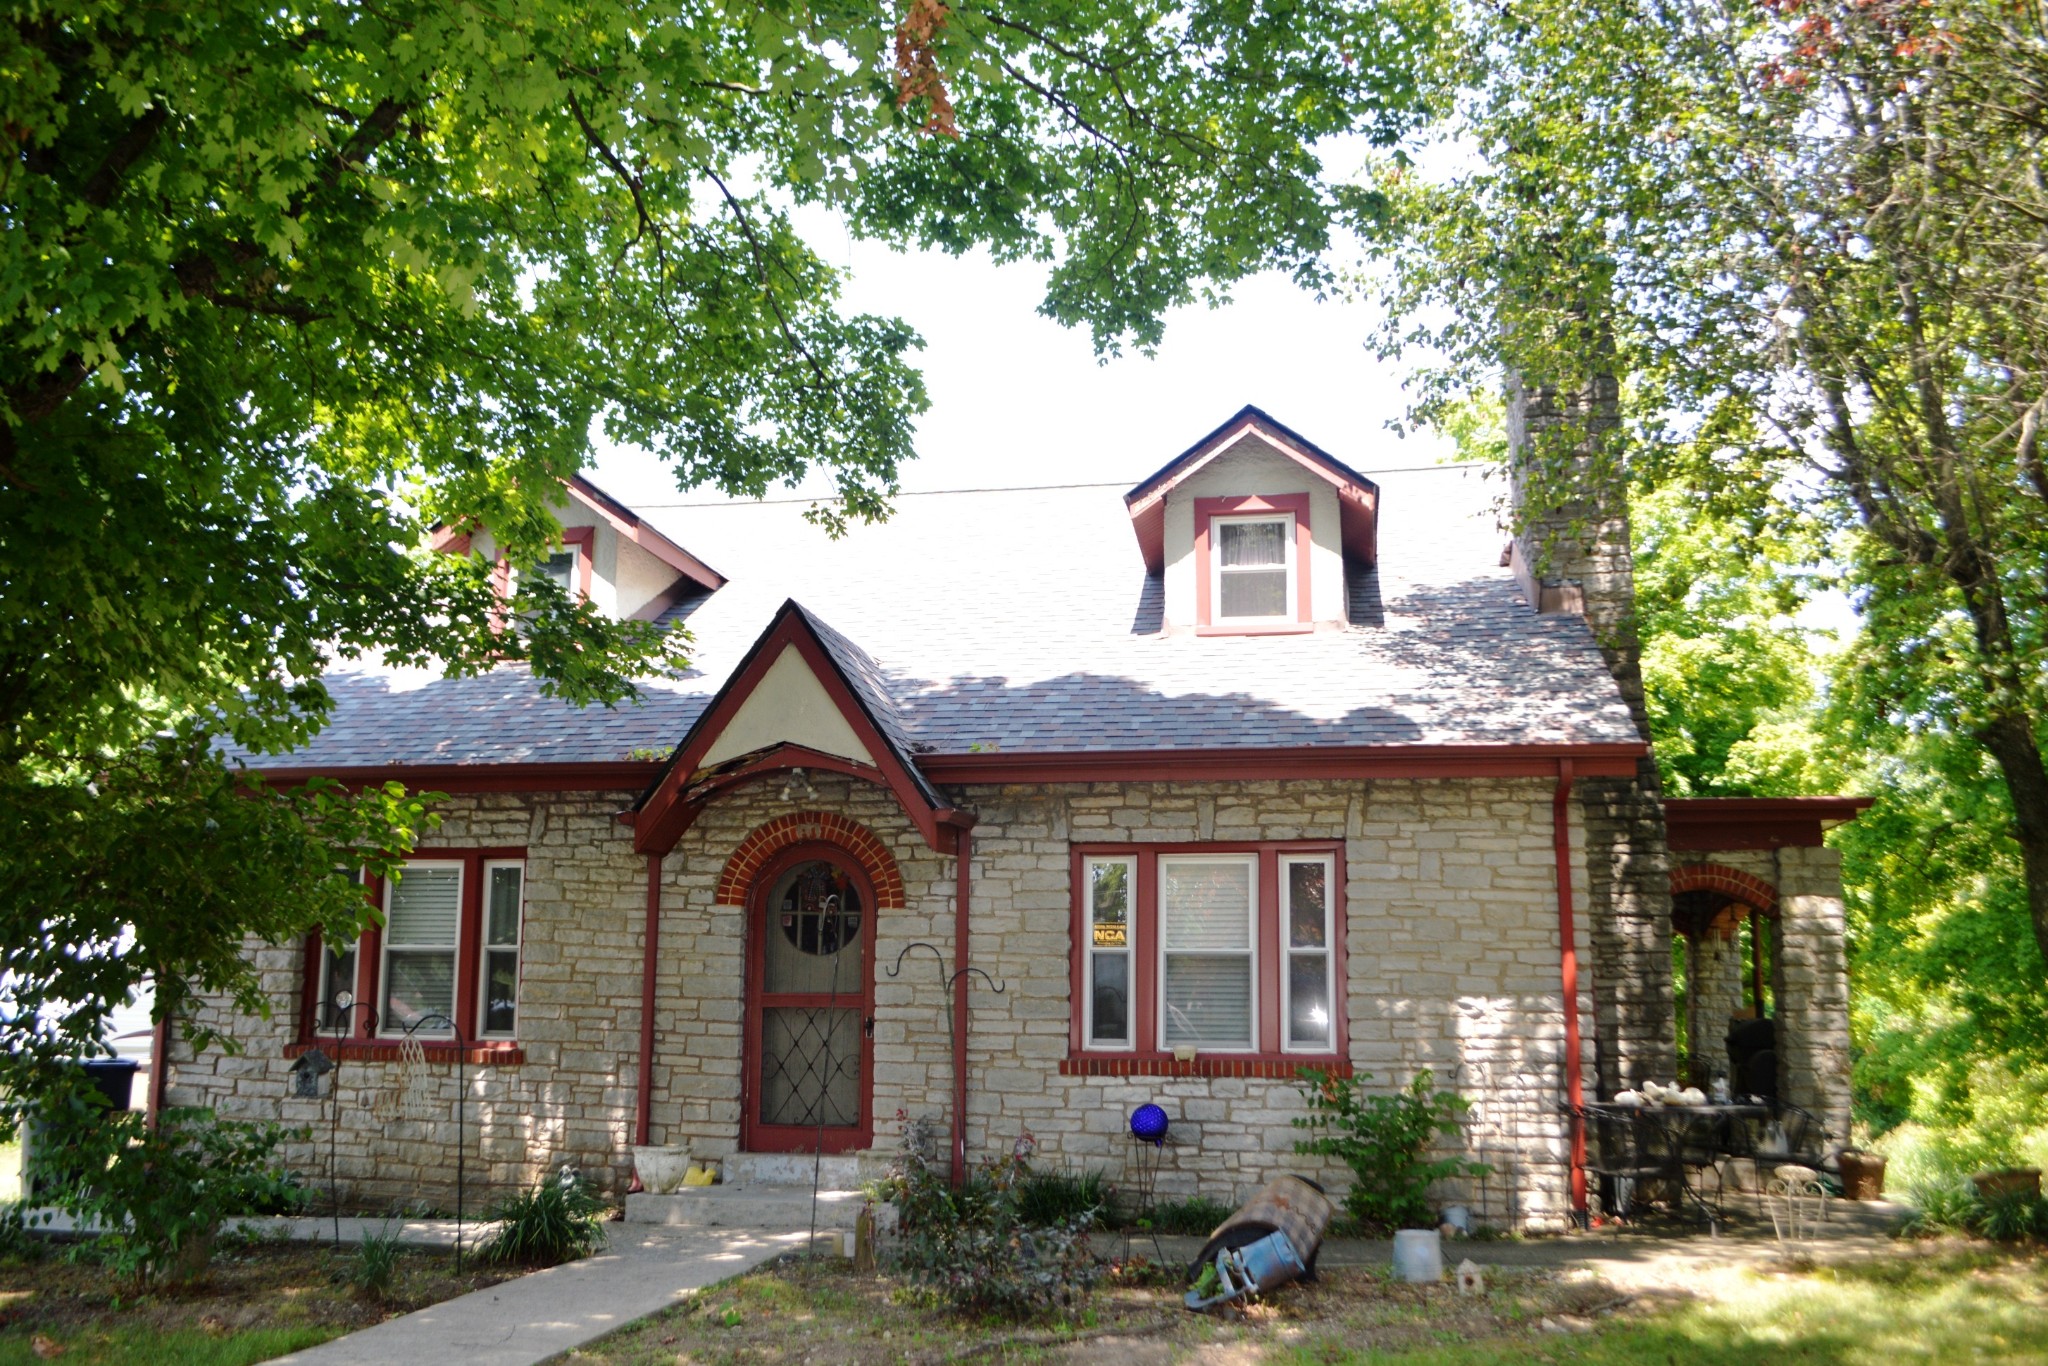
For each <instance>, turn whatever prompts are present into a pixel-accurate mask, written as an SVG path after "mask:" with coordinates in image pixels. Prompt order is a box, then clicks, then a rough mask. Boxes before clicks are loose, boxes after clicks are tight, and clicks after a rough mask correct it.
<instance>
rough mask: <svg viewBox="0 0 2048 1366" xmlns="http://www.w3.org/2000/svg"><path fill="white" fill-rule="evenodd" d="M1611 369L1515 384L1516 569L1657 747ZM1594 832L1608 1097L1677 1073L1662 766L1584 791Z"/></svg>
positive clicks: (1583, 804) (1648, 761)
mask: <svg viewBox="0 0 2048 1366" xmlns="http://www.w3.org/2000/svg"><path fill="white" fill-rule="evenodd" d="M1613 368H1614V367H1613V365H1612V364H1611V363H1604V358H1603V363H1598V364H1596V367H1595V373H1593V374H1592V375H1591V376H1590V377H1584V378H1574V379H1573V380H1572V381H1571V382H1569V383H1564V384H1551V383H1546V384H1537V383H1533V382H1529V381H1527V380H1525V379H1524V378H1523V377H1520V376H1512V375H1511V376H1510V379H1509V383H1508V390H1507V425H1508V463H1509V475H1510V487H1511V489H1512V495H1511V496H1512V498H1513V503H1514V510H1515V519H1516V527H1515V539H1514V544H1513V547H1512V550H1511V552H1510V560H1509V563H1510V564H1511V565H1512V566H1513V567H1514V571H1515V575H1516V577H1517V578H1518V579H1519V580H1520V581H1521V584H1522V590H1523V592H1524V593H1525V594H1526V595H1527V597H1528V600H1529V606H1530V608H1531V610H1533V611H1536V612H1540V613H1572V614H1575V615H1578V616H1583V617H1584V618H1585V619H1586V624H1587V625H1588V626H1590V627H1591V628H1592V631H1593V635H1594V638H1595V639H1597V640H1598V641H1599V643H1600V649H1601V652H1602V653H1603V654H1604V655H1605V656H1606V659H1607V668H1608V671H1609V672H1610V673H1612V674H1613V675H1614V680H1615V682H1616V683H1617V684H1619V685H1620V687H1621V694H1622V697H1623V698H1624V699H1625V700H1626V701H1627V703H1628V708H1629V712H1630V714H1631V715H1632V716H1633V717H1634V718H1635V723H1636V729H1637V731H1638V732H1640V733H1641V734H1642V736H1643V738H1644V739H1648V738H1649V734H1650V721H1649V711H1648V708H1647V706H1646V705H1645V702H1644V695H1643V667H1642V642H1641V638H1640V636H1639V635H1638V634H1637V630H1636V603H1635V561H1634V558H1633V555H1632V553H1631V551H1630V548H1629V522H1628V479H1627V471H1626V470H1625V468H1623V466H1622V463H1621V459H1620V457H1619V455H1618V449H1619V445H1618V442H1617V440H1616V433H1617V431H1618V429H1619V427H1620V425H1621V420H1620V402H1619V393H1620V385H1619V383H1618V382H1617V380H1616V378H1615V376H1614V374H1613V373H1612V372H1613ZM1574 791H1575V792H1576V794H1577V795H1578V798H1579V803H1580V810H1581V813H1582V815H1583V817H1584V820H1585V826H1586V862H1587V869H1586V877H1587V883H1588V886H1587V887H1586V890H1585V902H1586V912H1587V916H1588V920H1589V928H1590V934H1591V938H1592V943H1593V999H1594V1013H1595V1033H1596V1041H1597V1043H1596V1050H1595V1058H1596V1070H1597V1076H1598V1086H1599V1093H1600V1095H1601V1096H1603V1097H1604V1096H1611V1095H1613V1094H1614V1093H1615V1092H1616V1091H1619V1090H1622V1089H1624V1088H1626V1087H1632V1086H1637V1085H1640V1084H1641V1083H1642V1082H1644V1081H1660V1082H1667V1083H1668V1082H1671V1081H1673V1080H1674V1079H1675V1075H1676V1072H1677V1069H1678V1052H1677V1040H1676V1029H1677V1024H1676V1016H1677V1011H1676V1006H1675V1002H1674V1000H1673V995H1672V983H1671V851H1670V845H1669V841H1668V838H1667V836H1666V833H1665V828H1664V803H1663V789H1662V785H1661V783H1660V782H1659V781H1658V777H1657V764H1656V761H1655V760H1654V759H1652V758H1649V757H1645V758H1644V759H1643V760H1642V761H1641V763H1640V764H1639V765H1638V767H1637V771H1636V774H1635V776H1634V777H1631V778H1581V779H1579V780H1578V782H1577V783H1576V784H1575V785H1574Z"/></svg>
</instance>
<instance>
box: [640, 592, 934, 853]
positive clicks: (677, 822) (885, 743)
mask: <svg viewBox="0 0 2048 1366" xmlns="http://www.w3.org/2000/svg"><path fill="white" fill-rule="evenodd" d="M790 646H794V647H795V648H796V651H797V653H798V654H799V655H801V656H802V657H803V660H804V662H805V663H806V664H808V665H809V666H810V669H811V672H812V674H813V675H815V676H816V677H817V679H818V682H819V683H820V684H822V685H823V686H824V689H825V693H826V696H828V697H830V698H831V699H832V703H833V705H834V706H836V707H837V708H838V709H839V714H840V715H841V716H842V717H844V718H845V720H846V723H847V725H849V726H851V727H852V728H853V733H854V735H855V736H856V737H857V738H858V739H859V740H860V742H861V744H862V745H864V746H866V748H867V751H868V753H869V754H870V755H872V756H874V759H875V766H876V769H877V770H878V772H879V773H880V775H881V779H882V782H883V785H884V786H886V787H887V788H888V789H889V790H890V791H891V792H892V793H894V794H895V796H896V801H897V803H898V804H899V805H900V806H901V807H902V808H903V813H904V814H905V815H906V816H908V817H909V818H910V821H911V823H912V824H913V825H915V826H916V827H917V830H918V833H919V834H920V835H922V836H924V839H925V843H927V844H929V845H930V846H931V847H932V848H933V849H937V850H940V851H942V852H943V851H945V850H947V849H949V848H950V847H951V845H952V837H951V836H950V834H947V833H942V831H941V829H940V826H941V824H942V822H941V820H940V817H939V812H938V811H937V810H936V809H934V808H933V807H932V806H931V805H930V804H929V803H927V802H926V801H925V799H924V796H923V794H922V793H921V792H920V791H919V790H918V783H917V780H916V779H915V778H914V777H913V776H912V775H911V774H910V772H909V770H908V769H906V768H905V767H904V765H903V764H902V762H901V761H900V760H899V759H898V758H897V756H896V750H895V746H893V745H892V744H890V743H889V739H888V737H887V736H885V735H883V734H882V731H881V728H880V727H879V726H877V725H876V724H875V722H874V719H873V718H872V717H870V716H869V715H868V709H867V707H866V705H865V704H863V703H862V702H861V700H860V698H859V696H858V695H857V694H856V693H855V692H854V691H853V687H852V685H851V684H849V683H848V682H847V681H846V677H845V676H844V675H843V674H841V673H840V671H839V665H838V663H837V661H835V660H834V659H833V658H832V656H831V654H830V652H829V651H827V650H826V649H825V647H824V645H823V644H822V643H821V642H820V641H819V640H818V637H817V635H816V634H815V633H814V632H813V631H812V630H811V629H810V626H809V625H808V624H807V623H806V622H805V620H804V617H803V614H802V612H801V611H799V610H798V608H797V605H796V603H795V602H793V601H792V602H786V603H784V604H783V606H782V610H781V611H780V612H779V613H777V615H776V618H775V620H774V622H772V623H771V624H770V625H769V627H768V630H767V631H766V632H765V633H763V635H762V636H761V638H760V639H759V640H758V641H756V642H755V643H754V648H753V649H751V650H749V651H748V652H747V657H746V659H745V660H744V661H742V663H741V665H740V667H739V669H738V671H737V672H735V673H734V674H733V676H732V677H731V678H730V679H729V680H727V682H726V685H725V686H724V687H723V688H721V689H720V690H719V692H718V696H717V697H715V698H713V699H712V702H711V705H710V706H709V707H707V708H705V710H704V712H703V714H702V715H700V716H699V717H698V718H697V722H696V724H695V725H693V726H692V727H691V728H690V734H689V736H688V737H687V738H686V740H685V741H684V745H683V748H681V749H679V750H678V751H677V752H676V755H675V757H674V758H673V759H671V760H670V761H669V765H668V768H667V769H666V770H665V771H664V772H663V773H662V774H661V777H660V779H659V780H658V781H657V782H656V783H655V784H654V786H653V787H652V789H650V790H649V791H648V793H647V795H646V796H645V797H643V798H642V799H641V801H640V804H639V812H640V815H639V818H638V819H637V820H636V822H635V823H634V832H633V845H634V848H635V849H636V850H637V851H638V852H640V853H642V854H666V853H668V852H669V851H670V850H671V849H673V848H674V847H675V842H676V840H677V838H678V837H680V836H681V834H682V832H683V831H684V830H686V829H688V828H689V825H690V822H691V820H692V819H694V814H695V813H694V812H692V811H690V810H689V809H688V808H689V805H690V801H691V797H690V792H691V788H692V787H693V783H692V781H691V780H692V778H693V777H694V776H695V774H696V772H697V768H698V766H699V765H700V764H701V763H702V762H703V758H704V755H705V754H706V753H707V752H708V751H709V750H710V748H711V746H712V743H713V742H714V741H715V740H716V738H717V737H718V736H719V735H720V734H722V733H723V732H724V730H725V727H726V726H727V725H728V724H729V723H730V722H731V720H732V718H733V716H734V715H735V714H736V713H737V712H738V710H739V708H740V706H741V704H742V703H744V702H745V701H746V699H747V698H748V697H749V696H751V695H752V694H753V691H754V689H755V688H757V687H759V686H760V683H761V680H762V679H763V678H764V677H766V676H767V673H768V670H769V669H770V668H772V667H774V664H775V661H776V660H778V659H780V658H781V657H782V652H783V650H784V649H785V648H787V647H790Z"/></svg>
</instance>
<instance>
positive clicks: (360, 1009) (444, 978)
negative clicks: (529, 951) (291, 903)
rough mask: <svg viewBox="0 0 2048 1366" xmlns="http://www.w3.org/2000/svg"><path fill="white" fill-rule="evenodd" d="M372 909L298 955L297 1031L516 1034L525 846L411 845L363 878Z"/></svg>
mask: <svg viewBox="0 0 2048 1366" xmlns="http://www.w3.org/2000/svg"><path fill="white" fill-rule="evenodd" d="M366 890H367V894H368V895H369V897H370V899H371V900H372V901H373V902H375V903H376V905H377V907H378V909H379V910H380V912H381V913H382V914H381V917H380V920H379V922H378V923H376V924H373V925H372V926H371V927H370V929H368V930H367V931H365V932H364V934H363V937H362V938H361V939H360V940H358V941H356V942H355V943H352V944H345V945H340V946H338V947H337V946H332V945H322V944H321V943H320V938H319V936H318V935H317V934H316V935H314V936H313V938H312V940H311V941H310V942H309V944H308V946H307V953H306V993H307V1000H306V1010H305V1016H304V1018H305V1024H304V1027H303V1028H302V1030H301V1035H302V1036H303V1037H306V1038H313V1037H346V1038H352V1039H396V1038H402V1037H404V1036H405V1033H406V1030H407V1028H408V1027H415V1028H414V1030H413V1032H414V1035H415V1037H418V1038H420V1039H422V1040H441V1041H444V1042H445V1041H448V1040H451V1039H454V1038H457V1037H458V1036H459V1037H460V1038H462V1039H463V1040H465V1041H471V1042H476V1041H493V1042H495V1041H509V1040H511V1039H513V1038H515V1037H516V1036H517V1034H518V1023H519V968H520V946H521V943H522V941H523V939H524V930H525V924H524V922H525V902H526V851H525V850H523V849H449V850H433V851H421V852H419V853H418V854H416V855H415V856H414V857H413V858H410V859H408V860H406V862H405V864H404V867H403V869H402V871H401V872H400V874H399V875H398V876H397V877H395V878H388V879H371V880H370V881H369V883H368V885H367V889H366Z"/></svg>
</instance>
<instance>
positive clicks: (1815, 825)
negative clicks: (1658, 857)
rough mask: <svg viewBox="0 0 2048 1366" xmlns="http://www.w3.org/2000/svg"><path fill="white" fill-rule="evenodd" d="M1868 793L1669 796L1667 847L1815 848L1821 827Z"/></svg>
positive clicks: (1865, 800)
mask: <svg viewBox="0 0 2048 1366" xmlns="http://www.w3.org/2000/svg"><path fill="white" fill-rule="evenodd" d="M1875 801H1876V799H1875V798H1873V797H1674V798H1672V799H1671V800H1669V801H1666V802H1665V803H1664V824H1665V828H1666V831H1667V834H1668V838H1669V842H1670V845H1671V847H1672V848H1673V849H1682V850H1686V851H1688V852H1696V851H1700V850H1713V849H1786V848H1793V849H1817V848H1819V847H1820V846H1821V844H1823V843H1824V842H1825V840H1826V837H1827V827H1828V826H1830V825H1838V824H1841V823H1842V822H1844V821H1852V820H1855V819H1856V817H1857V816H1859V815H1860V814H1862V813H1863V812H1865V811H1868V810H1869V809H1870V807H1871V806H1872V805H1873V804H1874V802H1875Z"/></svg>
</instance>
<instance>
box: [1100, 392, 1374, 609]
mask: <svg viewBox="0 0 2048 1366" xmlns="http://www.w3.org/2000/svg"><path fill="white" fill-rule="evenodd" d="M1254 434H1256V435H1257V436H1259V437H1261V438H1263V439H1264V440H1265V441H1266V442H1267V443H1268V444H1269V445H1271V446H1272V447H1273V448H1274V449H1275V450H1277V451H1279V452H1280V453H1281V454H1282V455H1285V456H1286V457H1287V458H1288V459H1290V460H1293V461H1294V462H1295V463H1296V464H1298V465H1300V466H1301V467H1302V468H1303V469H1305V470H1308V471H1309V472H1310V473H1312V474H1314V475H1315V476H1316V477H1318V478H1320V479H1322V480H1324V481H1325V482H1327V483H1328V484H1329V485H1330V486H1331V487H1332V488H1334V489H1336V490H1337V506H1338V508H1339V510H1340V512H1341V514H1342V515H1341V517H1340V518H1339V529H1340V531H1341V534H1342V539H1343V546H1344V556H1345V558H1346V559H1350V560H1356V561H1358V562H1360V563H1362V564H1368V565H1370V564H1376V563H1378V562H1379V507H1380V489H1379V485H1378V484H1375V483H1374V482H1373V481H1372V480H1370V479H1368V478H1366V477H1365V476H1364V475H1362V474H1360V473H1359V472H1358V471H1357V470H1354V469H1352V468H1351V467H1350V466H1349V465H1346V464H1345V463H1344V462H1343V461H1341V460H1339V459H1337V458H1336V457H1335V456H1333V455H1331V454H1330V453H1329V452H1328V451H1325V450H1323V449H1322V448H1321V447H1320V446H1318V445H1316V444H1315V443H1314V442H1313V441H1310V440H1309V439H1308V438H1307V437H1304V436H1303V435H1301V433H1299V432H1297V431H1294V430H1293V429H1292V428H1290V427H1288V426H1287V425H1286V424H1285V423H1282V422H1279V421H1277V420H1275V419H1274V418H1273V417H1271V416H1270V415H1268V414H1267V413H1264V412H1262V411H1260V410H1259V409H1258V408H1255V407H1253V406H1251V405H1249V404H1247V405H1246V406H1245V407H1244V408H1242V409H1240V410H1239V411H1238V413H1237V414H1236V416H1234V417H1232V418H1231V419H1230V420H1229V421H1227V422H1225V423H1224V424H1223V425H1222V426H1220V427H1218V428H1217V429H1216V430H1215V431H1213V432H1211V433H1209V435H1207V436H1205V437H1203V438H1202V439H1201V440H1200V441H1197V442H1196V443H1195V444H1194V445H1192V446H1190V447H1188V449H1187V450H1185V451H1183V452H1181V453H1180V454H1179V455H1177V456H1175V457H1174V458H1173V459H1172V460H1170V461H1168V462H1167V463H1166V465H1165V466H1164V467H1163V468H1162V469H1160V470H1158V471H1157V472H1156V473H1154V474H1153V475H1152V476H1151V477H1150V478H1148V479H1146V480H1145V481H1144V482H1143V483H1141V484H1139V485H1138V486H1137V487H1136V488H1134V489H1132V490H1131V491H1130V492H1129V493H1127V494H1125V495H1124V506H1125V507H1126V508H1128V509H1129V510H1130V514H1131V529H1132V531H1133V532H1135V533H1136V534H1137V537H1138V549H1139V550H1140V551H1141V552H1142V553H1143V554H1144V556H1145V568H1146V569H1147V570H1149V571H1150V572H1151V573H1154V574H1158V573H1161V572H1163V571H1164V570H1165V567H1166V497H1167V495H1168V494H1169V493H1171V492H1172V491H1173V489H1174V488H1175V486H1177V485H1178V484H1180V483H1181V482H1182V481H1183V480H1185V479H1186V478H1187V477H1188V476H1189V475H1191V474H1193V473H1194V472H1195V471H1197V470H1199V469H1201V468H1202V467H1203V466H1204V465H1206V464H1208V463H1209V462H1210V461H1211V460H1213V459H1215V458H1216V457H1217V456H1218V455H1220V454H1222V453H1223V452H1224V451H1225V450H1228V449H1229V448H1230V447H1231V446H1233V445H1235V444H1237V442H1238V441H1239V440H1241V439H1242V438H1244V437H1245V436H1248V435H1254Z"/></svg>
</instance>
